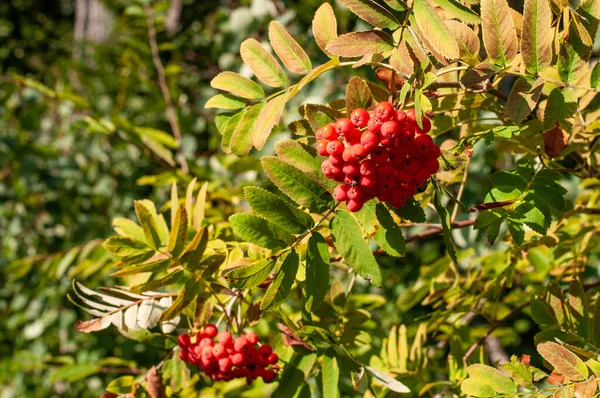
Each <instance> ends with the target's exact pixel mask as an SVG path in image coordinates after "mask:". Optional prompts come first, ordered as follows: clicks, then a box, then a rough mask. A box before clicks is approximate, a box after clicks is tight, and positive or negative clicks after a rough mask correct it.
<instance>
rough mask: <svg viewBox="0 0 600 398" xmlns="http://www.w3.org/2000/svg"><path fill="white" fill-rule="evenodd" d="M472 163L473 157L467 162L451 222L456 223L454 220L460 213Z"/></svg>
mask: <svg viewBox="0 0 600 398" xmlns="http://www.w3.org/2000/svg"><path fill="white" fill-rule="evenodd" d="M470 163H471V158H468V160H467V164H466V165H465V172H464V173H463V177H462V180H461V182H460V187H459V188H458V193H457V194H456V203H455V204H454V209H453V210H452V216H451V217H450V223H451V224H454V221H455V220H456V216H457V215H458V207H459V203H460V200H461V198H462V195H463V192H464V190H465V184H466V182H467V176H468V175H469V164H470Z"/></svg>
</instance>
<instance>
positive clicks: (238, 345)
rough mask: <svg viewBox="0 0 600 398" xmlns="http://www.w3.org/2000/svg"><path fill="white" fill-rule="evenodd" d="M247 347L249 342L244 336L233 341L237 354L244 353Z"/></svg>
mask: <svg viewBox="0 0 600 398" xmlns="http://www.w3.org/2000/svg"><path fill="white" fill-rule="evenodd" d="M249 346H250V342H249V341H248V339H247V338H245V337H244V336H239V337H238V338H237V339H235V342H234V343H233V347H234V348H235V350H236V351H237V352H241V351H244V350H245V349H246V348H248V347H249Z"/></svg>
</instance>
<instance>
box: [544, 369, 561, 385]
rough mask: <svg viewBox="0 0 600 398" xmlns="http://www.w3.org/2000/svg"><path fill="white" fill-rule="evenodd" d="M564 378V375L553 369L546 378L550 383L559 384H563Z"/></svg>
mask: <svg viewBox="0 0 600 398" xmlns="http://www.w3.org/2000/svg"><path fill="white" fill-rule="evenodd" d="M564 380H565V376H564V375H561V374H560V373H556V371H554V370H553V371H552V373H551V374H550V376H548V378H547V379H546V382H547V383H548V384H552V385H557V384H562V383H563V381H564Z"/></svg>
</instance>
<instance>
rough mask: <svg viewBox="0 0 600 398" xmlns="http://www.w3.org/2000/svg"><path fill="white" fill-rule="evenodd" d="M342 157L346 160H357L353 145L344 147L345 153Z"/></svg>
mask: <svg viewBox="0 0 600 398" xmlns="http://www.w3.org/2000/svg"><path fill="white" fill-rule="evenodd" d="M342 159H343V160H344V162H354V161H355V160H356V153H354V150H352V147H351V146H349V147H346V148H345V149H344V153H343V154H342Z"/></svg>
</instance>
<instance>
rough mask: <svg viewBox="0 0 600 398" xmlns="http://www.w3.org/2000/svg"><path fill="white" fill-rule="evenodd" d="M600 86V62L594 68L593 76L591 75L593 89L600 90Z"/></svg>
mask: <svg viewBox="0 0 600 398" xmlns="http://www.w3.org/2000/svg"><path fill="white" fill-rule="evenodd" d="M599 85H600V62H596V65H594V68H593V69H592V74H591V75H590V86H591V88H594V89H595V88H598V86H599Z"/></svg>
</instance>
